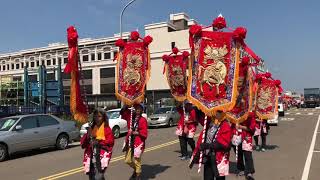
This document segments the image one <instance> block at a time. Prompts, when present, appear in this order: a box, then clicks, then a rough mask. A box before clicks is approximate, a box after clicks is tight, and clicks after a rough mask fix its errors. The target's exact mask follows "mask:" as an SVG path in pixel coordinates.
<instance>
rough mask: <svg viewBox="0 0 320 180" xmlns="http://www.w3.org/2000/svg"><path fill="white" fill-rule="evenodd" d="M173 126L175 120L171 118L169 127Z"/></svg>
mask: <svg viewBox="0 0 320 180" xmlns="http://www.w3.org/2000/svg"><path fill="white" fill-rule="evenodd" d="M172 126H173V120H172V119H169V121H168V127H172Z"/></svg>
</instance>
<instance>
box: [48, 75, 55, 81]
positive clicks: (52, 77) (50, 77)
mask: <svg viewBox="0 0 320 180" xmlns="http://www.w3.org/2000/svg"><path fill="white" fill-rule="evenodd" d="M54 80H56V77H55V74H54V73H48V74H47V81H54Z"/></svg>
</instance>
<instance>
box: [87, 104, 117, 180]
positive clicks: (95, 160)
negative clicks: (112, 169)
mask: <svg viewBox="0 0 320 180" xmlns="http://www.w3.org/2000/svg"><path fill="white" fill-rule="evenodd" d="M89 125H90V127H89V128H88V130H87V133H86V134H85V135H84V136H83V137H82V138H81V147H82V148H83V149H85V151H84V158H83V165H84V171H85V173H86V174H87V175H89V179H90V180H104V179H105V178H104V173H105V171H106V169H107V167H108V165H109V162H110V159H111V155H112V148H113V145H114V136H113V133H112V131H111V128H110V126H109V121H108V117H107V114H106V112H105V111H104V110H103V109H96V110H94V112H93V119H92V121H91V122H90V123H89Z"/></svg>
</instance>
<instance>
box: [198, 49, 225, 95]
mask: <svg viewBox="0 0 320 180" xmlns="http://www.w3.org/2000/svg"><path fill="white" fill-rule="evenodd" d="M204 53H205V56H204V60H203V63H204V65H206V64H207V63H208V60H210V59H211V60H213V61H214V62H213V63H212V64H211V65H209V66H207V67H203V66H199V72H200V73H199V77H198V79H199V80H200V90H201V94H203V84H205V83H206V84H208V85H209V86H210V89H212V88H213V87H214V86H216V91H217V94H219V93H220V92H219V86H220V85H221V84H224V79H225V77H226V75H227V67H226V66H225V64H224V63H223V62H222V61H223V59H224V57H225V56H226V55H227V54H228V49H227V46H226V45H224V46H223V47H219V48H217V47H211V46H207V47H206V48H205V49H204ZM202 70H203V71H202Z"/></svg>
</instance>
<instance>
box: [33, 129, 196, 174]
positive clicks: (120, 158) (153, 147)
mask: <svg viewBox="0 0 320 180" xmlns="http://www.w3.org/2000/svg"><path fill="white" fill-rule="evenodd" d="M195 137H199V134H198V135H196V136H195ZM178 142H179V140H178V139H176V140H173V141H170V142H167V143H163V144H159V145H156V146H152V147H150V148H147V149H145V151H144V152H150V151H154V150H157V149H161V148H164V147H167V146H170V145H173V144H177V143H178ZM124 158H125V156H124V155H121V156H118V157H115V158H112V159H111V161H110V163H113V162H117V161H120V160H124ZM80 172H83V167H79V168H75V169H71V170H68V171H65V172H61V173H58V174H54V175H51V176H47V177H43V178H40V179H38V180H54V179H60V178H63V177H66V176H70V175H73V174H77V173H80Z"/></svg>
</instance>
